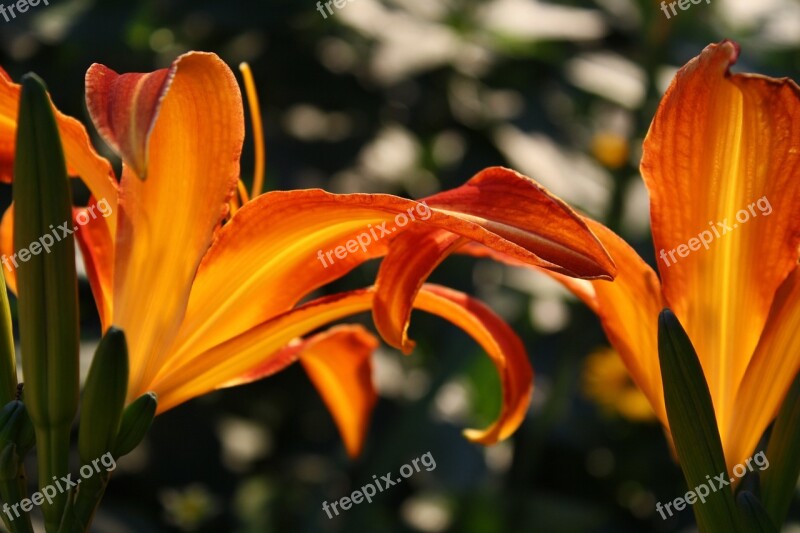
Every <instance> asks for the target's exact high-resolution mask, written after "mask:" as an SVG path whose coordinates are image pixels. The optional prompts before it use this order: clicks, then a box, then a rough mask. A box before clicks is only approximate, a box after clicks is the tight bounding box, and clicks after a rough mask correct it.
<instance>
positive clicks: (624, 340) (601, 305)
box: [460, 219, 668, 427]
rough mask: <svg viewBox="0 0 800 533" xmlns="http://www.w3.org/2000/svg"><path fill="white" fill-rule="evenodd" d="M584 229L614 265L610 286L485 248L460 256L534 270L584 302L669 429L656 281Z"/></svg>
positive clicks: (615, 241)
mask: <svg viewBox="0 0 800 533" xmlns="http://www.w3.org/2000/svg"><path fill="white" fill-rule="evenodd" d="M586 223H587V224H588V226H589V228H590V229H591V230H592V232H594V234H595V235H597V237H598V238H599V239H600V242H602V243H603V246H605V248H606V250H608V253H609V254H610V255H611V258H612V259H613V260H614V262H615V263H616V265H617V275H616V277H615V278H614V281H613V282H609V281H604V280H591V281H590V280H581V279H575V278H571V277H568V276H564V275H562V274H558V273H556V272H552V271H548V270H545V269H543V268H538V267H531V266H530V265H525V264H524V263H521V262H519V261H516V260H513V259H511V258H508V257H507V256H503V255H501V254H496V253H494V252H492V251H491V250H488V249H486V248H483V247H475V246H467V247H464V248H462V249H461V250H460V252H462V253H468V254H470V255H474V256H477V257H490V258H492V259H494V260H496V261H502V262H504V263H506V264H509V265H511V266H518V267H525V266H527V267H530V268H533V269H534V270H537V271H539V272H541V273H543V274H546V275H548V276H550V277H552V278H554V279H555V280H557V281H559V282H561V283H562V284H563V285H564V286H565V287H566V288H567V289H569V290H570V291H572V292H573V293H574V294H575V295H576V296H578V297H579V298H580V299H581V300H583V302H584V303H585V304H586V305H587V306H589V308H590V309H592V310H593V311H594V312H595V313H597V315H598V317H599V318H600V321H601V323H602V326H603V330H604V331H605V332H606V336H607V337H608V340H609V341H610V342H611V344H612V345H613V346H614V348H615V349H616V351H617V353H619V356H620V358H621V359H622V361H623V363H625V366H626V367H627V369H628V372H629V373H630V375H631V378H632V379H633V381H634V382H635V383H636V385H637V386H638V387H639V388H640V389H641V390H642V392H644V394H645V396H646V397H647V398H648V400H649V401H650V405H651V406H652V407H653V410H654V411H655V413H656V415H657V416H658V418H659V420H661V422H662V424H664V426H665V427H667V426H668V424H667V417H666V408H665V406H664V393H663V387H662V385H661V370H660V367H659V364H658V313H659V312H660V311H661V309H663V308H664V301H663V299H662V297H661V292H660V285H659V281H658V277H657V276H656V274H655V272H653V269H651V268H650V267H649V266H648V265H647V263H645V262H644V261H643V260H642V259H641V257H639V255H638V254H637V253H636V251H635V250H633V248H631V247H630V246H629V245H628V244H627V243H626V242H625V241H624V240H623V239H622V238H620V237H619V236H618V235H616V234H615V233H614V232H612V231H611V230H610V229H608V228H607V227H605V226H604V225H602V224H600V223H599V222H595V221H593V220H591V219H586Z"/></svg>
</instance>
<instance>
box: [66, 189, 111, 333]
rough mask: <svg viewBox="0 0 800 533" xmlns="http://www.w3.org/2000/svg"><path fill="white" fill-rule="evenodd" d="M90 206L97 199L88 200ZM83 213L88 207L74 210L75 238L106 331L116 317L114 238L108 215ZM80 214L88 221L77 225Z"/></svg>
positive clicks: (101, 322) (94, 204)
mask: <svg viewBox="0 0 800 533" xmlns="http://www.w3.org/2000/svg"><path fill="white" fill-rule="evenodd" d="M89 205H90V206H96V205H97V202H95V200H94V198H91V199H90V200H89ZM81 213H87V208H76V209H73V216H72V218H73V220H75V221H76V222H75V226H76V227H79V228H80V229H79V230H78V231H77V232H75V238H76V239H77V241H78V245H79V246H80V249H81V256H82V257H83V264H84V266H85V267H86V277H87V278H88V279H89V286H90V287H91V288H92V295H93V296H94V301H95V304H96V305H97V312H98V313H99V315H100V324H101V326H102V328H103V331H105V330H106V329H107V328H108V327H109V326H110V325H111V320H112V316H113V311H112V304H113V296H114V294H113V290H112V289H113V283H114V239H113V237H112V235H111V230H110V228H109V227H108V224H106V222H105V220H106V219H105V218H103V217H98V216H89V215H88V214H87V215H81ZM79 216H84V220H88V222H87V223H86V224H81V225H80V226H78V223H77V219H78V217H79Z"/></svg>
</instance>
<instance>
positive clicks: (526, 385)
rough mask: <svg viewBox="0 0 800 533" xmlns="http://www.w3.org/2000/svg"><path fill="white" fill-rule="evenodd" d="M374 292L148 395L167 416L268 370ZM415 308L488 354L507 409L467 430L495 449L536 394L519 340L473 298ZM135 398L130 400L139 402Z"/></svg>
mask: <svg viewBox="0 0 800 533" xmlns="http://www.w3.org/2000/svg"><path fill="white" fill-rule="evenodd" d="M373 296H374V290H372V289H365V290H360V291H352V292H349V293H342V294H337V295H334V296H329V297H325V298H320V299H318V300H314V301H312V302H309V303H307V304H305V305H302V306H300V307H298V308H295V309H292V310H291V311H288V312H286V313H283V314H281V315H279V316H277V317H275V318H273V319H271V320H268V321H266V322H264V323H262V324H260V325H257V326H256V327H253V328H251V329H250V330H248V331H246V332H244V333H242V334H240V335H238V336H236V337H234V338H231V339H228V340H227V341H225V342H223V343H222V344H219V345H217V346H214V347H212V348H210V349H209V350H206V351H204V352H203V353H200V354H197V355H195V356H194V357H186V358H184V359H183V360H182V361H180V364H179V365H176V366H174V367H173V368H172V369H171V370H169V371H162V372H161V373H159V375H158V376H157V377H156V379H155V380H154V381H153V382H152V383H151V384H149V385H147V388H148V390H154V391H156V392H157V393H158V397H159V409H160V410H161V411H165V410H167V409H170V408H172V407H174V406H176V405H178V404H180V403H182V402H185V401H187V400H189V399H191V398H194V397H196V396H199V395H201V394H204V393H206V392H208V391H210V390H213V389H215V388H217V387H218V386H219V384H220V383H225V382H228V381H230V380H231V379H234V378H235V377H237V376H239V375H241V374H242V373H244V372H246V371H247V370H248V369H250V368H252V367H253V366H254V365H258V364H263V363H264V361H265V358H264V354H279V353H280V349H281V348H282V347H283V346H285V345H286V344H288V343H289V342H291V341H292V339H294V338H296V337H300V336H303V335H306V334H308V333H309V332H310V331H313V330H315V329H317V328H319V327H321V326H324V325H326V324H328V323H330V322H332V321H335V320H340V319H342V318H345V317H347V316H350V315H353V314H356V313H362V312H365V311H368V310H369V309H370V308H371V307H372V301H373ZM415 307H417V308H418V309H422V310H425V311H428V312H430V313H433V314H437V315H439V316H442V317H443V318H445V319H447V320H450V321H451V322H453V323H454V324H456V325H457V326H459V327H461V328H462V329H464V330H465V331H466V332H467V333H469V334H470V335H471V336H472V337H473V338H474V339H475V340H476V341H478V343H480V344H481V346H482V347H483V348H484V349H485V350H486V351H487V352H488V353H489V355H490V357H491V358H492V361H493V362H494V364H495V366H496V367H497V369H498V372H499V373H500V379H501V384H502V387H503V407H502V411H501V413H500V416H499V417H498V419H497V421H496V422H495V423H494V424H492V426H491V427H490V428H488V429H486V430H483V431H477V430H468V432H467V433H466V435H467V437H468V438H470V439H472V440H474V441H477V442H481V443H483V444H491V443H493V442H497V441H498V440H500V439H504V438H506V437H507V436H508V435H510V434H511V433H513V431H514V430H515V429H516V428H517V427H518V426H519V424H520V423H521V422H522V419H523V418H524V415H525V412H526V410H527V407H528V404H529V402H530V395H531V390H532V375H533V373H532V370H531V367H530V363H529V361H528V358H527V356H526V354H525V350H524V348H523V346H522V343H521V342H520V340H519V338H518V337H517V336H516V335H515V334H514V332H513V331H512V330H511V328H509V327H508V325H506V324H505V323H504V322H503V321H502V320H501V319H500V318H499V317H497V316H496V315H494V314H493V313H492V312H491V311H490V310H489V309H488V308H486V307H485V306H483V305H482V304H480V303H479V302H477V301H475V300H473V299H471V298H470V297H468V296H466V295H464V294H461V293H458V292H456V291H452V290H449V289H445V288H443V287H438V286H434V285H425V286H424V287H423V288H422V290H421V291H420V293H419V297H418V298H417V301H416V302H415ZM135 396H136V392H134V393H133V394H132V395H131V397H135Z"/></svg>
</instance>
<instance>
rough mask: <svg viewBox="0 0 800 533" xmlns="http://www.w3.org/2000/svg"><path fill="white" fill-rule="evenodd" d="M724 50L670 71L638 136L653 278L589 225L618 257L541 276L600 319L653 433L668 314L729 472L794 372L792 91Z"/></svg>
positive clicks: (799, 323)
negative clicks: (602, 268)
mask: <svg viewBox="0 0 800 533" xmlns="http://www.w3.org/2000/svg"><path fill="white" fill-rule="evenodd" d="M738 54H739V48H738V46H737V45H736V44H735V43H733V42H730V41H723V42H721V43H719V44H712V45H710V46H708V47H707V48H706V49H705V50H704V51H703V52H702V53H701V54H700V55H699V56H698V57H696V58H694V59H693V60H692V61H690V62H689V63H688V64H686V65H685V66H684V67H683V68H682V69H680V71H679V72H678V74H677V75H676V76H675V79H674V80H673V82H672V85H671V86H670V87H669V89H668V90H667V92H666V94H665V95H664V98H663V100H662V101H661V105H660V106H659V109H658V112H657V113H656V116H655V118H654V120H653V123H652V125H651V127H650V131H649V133H648V134H647V138H646V139H645V142H644V156H643V160H642V163H641V170H642V175H643V177H644V180H645V184H646V185H647V188H648V190H649V192H650V211H651V223H652V229H653V240H654V242H655V249H656V251H657V256H658V258H657V261H658V269H659V272H660V275H661V276H660V281H659V277H658V276H656V273H655V272H654V271H653V270H652V269H651V268H650V267H649V266H648V265H647V264H646V263H645V262H644V261H643V260H642V259H641V258H640V257H639V256H638V255H637V254H636V252H635V251H634V250H633V249H632V248H631V247H630V246H628V244H626V243H625V241H623V240H622V239H621V238H620V237H619V236H617V235H615V234H614V233H613V232H612V231H611V230H609V229H608V228H606V227H605V226H603V225H602V224H600V223H598V222H595V221H592V220H587V223H588V224H589V227H590V228H591V229H592V230H593V231H594V232H595V234H596V235H597V236H598V237H599V238H600V241H601V242H602V243H603V245H604V246H605V247H606V249H607V250H608V251H609V253H610V254H611V257H612V258H613V259H614V261H615V262H616V264H617V265H618V266H619V270H618V272H617V277H616V279H615V281H614V283H605V282H594V281H583V280H574V279H569V278H566V277H564V276H559V275H558V274H554V277H556V278H557V279H559V280H560V281H562V282H563V283H564V284H565V285H566V286H567V287H568V288H569V289H571V290H572V291H573V292H574V293H575V294H577V295H578V296H579V297H580V298H582V299H583V301H584V302H585V303H586V304H588V305H589V307H590V308H591V309H592V310H594V311H595V312H596V313H597V315H598V316H599V317H600V319H601V321H602V324H603V327H604V329H605V331H606V334H607V336H608V338H609V340H610V341H611V343H612V344H613V345H614V347H615V348H616V350H617V351H618V352H619V354H620V357H621V358H622V360H623V362H624V363H625V365H626V366H627V368H628V371H629V372H630V374H631V377H632V378H633V380H634V381H635V382H636V384H637V385H638V386H639V387H640V388H641V389H642V391H643V392H644V393H645V395H646V396H647V397H648V399H649V401H650V404H651V405H652V407H653V409H654V410H655V412H656V414H657V416H658V417H659V419H660V420H661V422H662V423H663V424H664V426H665V427H667V428H668V426H669V425H668V421H667V416H666V408H665V406H664V395H663V388H662V383H661V371H660V367H659V362H658V347H657V328H658V325H657V318H658V314H659V312H660V311H661V309H663V308H664V307H670V308H671V309H672V310H673V311H674V312H675V314H676V315H677V317H678V318H679V319H680V320H681V323H682V324H683V326H684V328H685V329H686V332H687V334H688V335H689V337H690V339H691V340H692V343H693V344H694V347H695V349H696V351H697V354H698V357H699V359H700V362H701V364H702V366H703V371H704V373H705V376H706V380H707V381H708V386H709V390H710V392H711V397H712V399H713V403H714V410H715V412H716V418H717V423H718V426H719V432H720V436H721V438H722V444H723V448H724V451H725V457H726V461H727V463H728V465H729V468H730V467H732V466H733V465H735V464H737V463H740V462H742V461H743V460H744V459H746V458H747V457H749V456H750V454H752V452H753V450H754V448H755V446H756V445H757V443H758V441H759V439H760V438H761V436H762V434H763V432H764V430H765V429H766V428H767V426H768V425H769V424H770V422H771V421H772V420H773V419H774V418H775V415H776V414H777V411H778V409H779V407H780V405H781V403H782V401H783V398H784V397H785V395H786V393H787V391H788V389H789V386H790V384H791V382H792V380H793V379H794V377H795V375H796V374H797V373H798V370H800V336H798V335H797V334H796V332H797V331H798V329H800V267H799V266H798V259H799V258H800V88H798V86H797V85H796V84H795V83H794V82H793V81H791V80H789V79H773V78H768V77H765V76H759V75H754V74H731V73H730V72H729V68H730V66H731V65H732V64H734V63H735V62H736V59H737V57H738ZM768 206H769V208H767V207H768ZM741 212H744V215H743V214H741ZM745 215H747V216H745ZM737 216H738V218H737ZM702 232H707V233H703V234H702V237H701V233H702ZM693 241H694V242H693ZM704 242H707V244H708V247H707V248H706V246H705V245H704V244H703V243H704ZM468 251H470V252H471V253H473V254H477V255H491V256H493V257H495V258H496V259H501V257H500V256H498V255H497V254H495V253H494V252H491V251H487V250H484V249H476V248H475V247H474V246H473V247H472V248H471V249H468ZM670 252H671V254H670ZM508 262H511V263H513V261H508ZM517 264H518V263H517Z"/></svg>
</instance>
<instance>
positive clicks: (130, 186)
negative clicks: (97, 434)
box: [87, 52, 244, 391]
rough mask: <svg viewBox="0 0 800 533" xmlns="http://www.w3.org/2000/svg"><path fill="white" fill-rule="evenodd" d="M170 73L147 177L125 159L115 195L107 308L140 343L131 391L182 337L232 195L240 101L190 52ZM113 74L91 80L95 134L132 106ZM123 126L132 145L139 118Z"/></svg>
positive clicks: (216, 64) (232, 82)
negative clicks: (192, 295) (195, 285)
mask: <svg viewBox="0 0 800 533" xmlns="http://www.w3.org/2000/svg"><path fill="white" fill-rule="evenodd" d="M171 70H172V71H174V75H172V77H171V83H170V84H168V86H167V89H166V93H165V94H162V93H161V92H159V96H158V100H159V102H160V103H159V105H158V106H157V113H156V116H155V123H154V124H153V126H152V128H150V129H149V130H148V131H149V145H148V146H149V148H148V154H147V160H146V162H147V176H148V179H147V180H144V181H143V180H141V179H139V178H138V177H137V176H136V175H135V174H133V172H132V170H131V167H130V166H129V165H130V164H131V161H127V160H126V163H127V164H125V165H124V166H123V173H122V182H121V187H120V188H121V191H122V196H121V198H120V205H119V210H120V220H119V227H118V228H117V235H116V243H117V247H116V253H115V257H114V269H113V271H114V272H113V275H114V283H113V287H114V288H113V293H114V301H113V303H112V306H113V317H114V320H113V322H114V324H115V325H117V326H119V327H121V328H122V329H124V331H125V334H126V335H127V336H128V338H130V339H135V340H136V342H135V343H132V344H131V354H130V360H131V371H130V376H131V377H130V379H131V382H130V383H131V386H130V388H129V389H130V390H131V391H139V390H141V387H142V384H145V383H148V382H149V380H150V379H151V378H152V376H153V375H154V374H155V372H156V371H157V369H158V368H157V366H155V365H154V364H153V363H152V361H153V360H155V359H157V358H158V357H159V356H161V355H163V354H165V353H167V352H168V350H169V346H170V345H171V343H172V341H173V339H174V337H175V334H177V332H178V328H179V326H180V324H181V321H182V319H183V314H184V312H185V309H186V302H187V300H188V298H189V291H190V289H191V285H192V280H193V279H194V275H195V272H196V270H197V266H198V264H199V263H200V260H201V258H202V256H203V254H204V253H205V252H206V250H207V249H208V246H209V244H210V243H211V239H212V236H213V233H214V231H215V229H216V228H217V226H218V224H219V222H220V220H221V219H222V217H223V216H224V215H225V214H226V210H227V203H228V200H229V198H230V195H231V194H232V192H233V190H234V188H235V187H236V181H237V180H238V177H239V158H240V155H241V149H242V143H243V140H244V117H243V110H242V99H241V94H240V93H239V88H238V86H237V84H236V79H235V78H234V76H233V73H232V72H231V70H230V69H229V68H228V66H227V65H225V63H223V62H222V60H220V59H219V57H217V56H216V55H214V54H207V53H198V52H190V53H187V54H184V55H182V56H180V57H179V58H178V59H177V60H176V61H175V63H174V64H173V66H172V67H171ZM100 74H102V76H101V75H100ZM113 76H114V75H113V74H112V73H110V71H107V70H103V69H102V67H99V66H96V67H93V69H92V70H91V71H90V72H89V74H87V81H88V83H89V88H88V89H87V97H88V99H89V107H90V109H91V111H92V116H93V118H94V119H95V120H96V121H98V127H99V128H100V129H101V130H104V129H105V128H106V124H105V123H104V118H103V117H108V116H109V115H114V113H115V111H114V110H115V109H117V108H118V107H120V106H122V107H125V106H128V105H131V100H130V94H129V92H126V91H125V90H122V89H120V88H119V87H117V86H116V85H115V84H114V78H113ZM98 80H100V81H98ZM115 88H116V89H118V90H114V89H115ZM161 89H162V87H161V85H159V84H155V83H148V82H142V83H141V85H140V86H138V87H137V91H138V96H137V97H136V99H135V101H136V102H149V101H152V100H153V98H152V97H151V96H148V95H145V94H143V92H144V91H160V90H161ZM104 91H107V92H104ZM116 98H122V100H116ZM104 108H105V111H104ZM111 127H112V128H113V133H114V134H115V135H116V136H120V135H122V134H123V132H122V131H121V130H120V129H119V128H121V127H122V126H121V125H120V124H119V123H118V122H116V121H115V120H112V121H111ZM129 127H130V128H131V129H135V130H137V131H135V132H133V131H129V132H126V134H127V135H129V136H130V138H131V139H134V140H135V139H138V136H139V135H141V133H142V132H141V127H142V126H141V117H140V116H139V115H136V116H135V117H134V116H131V122H130V124H129ZM137 128H138V129H137ZM107 133H108V131H106V134H107ZM129 142H131V143H133V145H135V146H139V144H138V141H130V140H126V141H125V142H123V143H122V145H121V146H122V148H123V149H125V150H127V149H128V148H129V147H130V145H129V144H126V143H129ZM122 155H123V157H127V154H126V153H125V152H123V153H122ZM133 163H134V164H135V163H136V161H134V162H133Z"/></svg>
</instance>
